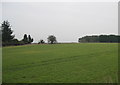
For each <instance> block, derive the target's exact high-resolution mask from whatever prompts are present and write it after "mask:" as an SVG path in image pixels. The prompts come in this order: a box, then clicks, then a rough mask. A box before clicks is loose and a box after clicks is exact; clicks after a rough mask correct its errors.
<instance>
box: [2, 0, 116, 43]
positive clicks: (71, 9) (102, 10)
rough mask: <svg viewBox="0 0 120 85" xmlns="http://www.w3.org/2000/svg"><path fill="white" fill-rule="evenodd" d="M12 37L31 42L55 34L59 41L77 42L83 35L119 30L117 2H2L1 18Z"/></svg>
mask: <svg viewBox="0 0 120 85" xmlns="http://www.w3.org/2000/svg"><path fill="white" fill-rule="evenodd" d="M3 20H8V21H9V22H10V24H11V25H12V29H13V30H14V34H15V37H16V38H18V39H19V40H21V39H22V38H23V35H24V34H25V33H26V34H30V35H31V36H32V37H33V38H34V42H38V41H39V40H40V39H43V40H45V41H47V37H48V36H49V35H55V36H56V38H57V40H58V42H77V41H78V38H79V37H83V36H85V35H100V34H118V3H117V2H67V1H66V2H47V1H46V2H2V21H3Z"/></svg>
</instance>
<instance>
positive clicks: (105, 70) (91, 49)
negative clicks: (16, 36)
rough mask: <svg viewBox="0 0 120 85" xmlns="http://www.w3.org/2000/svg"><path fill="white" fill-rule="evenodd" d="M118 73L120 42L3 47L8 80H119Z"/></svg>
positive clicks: (4, 75)
mask: <svg viewBox="0 0 120 85" xmlns="http://www.w3.org/2000/svg"><path fill="white" fill-rule="evenodd" d="M117 76H118V44H117V43H78V44H77V43H76V44H53V45H51V44H46V45H24V46H13V47H12V46H11V47H3V82H4V83H115V82H118V81H117V80H118V78H117Z"/></svg>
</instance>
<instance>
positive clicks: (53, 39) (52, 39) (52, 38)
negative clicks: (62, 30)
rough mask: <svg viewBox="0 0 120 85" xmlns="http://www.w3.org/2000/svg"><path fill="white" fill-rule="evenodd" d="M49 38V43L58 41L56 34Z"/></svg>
mask: <svg viewBox="0 0 120 85" xmlns="http://www.w3.org/2000/svg"><path fill="white" fill-rule="evenodd" d="M47 39H48V43H49V44H54V43H57V40H56V37H55V36H54V35H50V36H48V38H47Z"/></svg>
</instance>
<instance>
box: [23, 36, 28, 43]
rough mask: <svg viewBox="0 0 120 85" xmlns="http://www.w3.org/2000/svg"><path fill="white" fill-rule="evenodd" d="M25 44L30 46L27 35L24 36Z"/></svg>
mask: <svg viewBox="0 0 120 85" xmlns="http://www.w3.org/2000/svg"><path fill="white" fill-rule="evenodd" d="M23 42H24V44H28V37H27V34H24V38H23Z"/></svg>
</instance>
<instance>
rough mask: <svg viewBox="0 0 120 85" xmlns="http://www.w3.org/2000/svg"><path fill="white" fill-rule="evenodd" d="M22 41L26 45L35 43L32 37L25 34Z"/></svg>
mask: <svg viewBox="0 0 120 85" xmlns="http://www.w3.org/2000/svg"><path fill="white" fill-rule="evenodd" d="M22 41H23V42H24V44H31V43H32V42H33V38H31V36H30V35H28V36H27V34H24V37H23V39H22Z"/></svg>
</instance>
